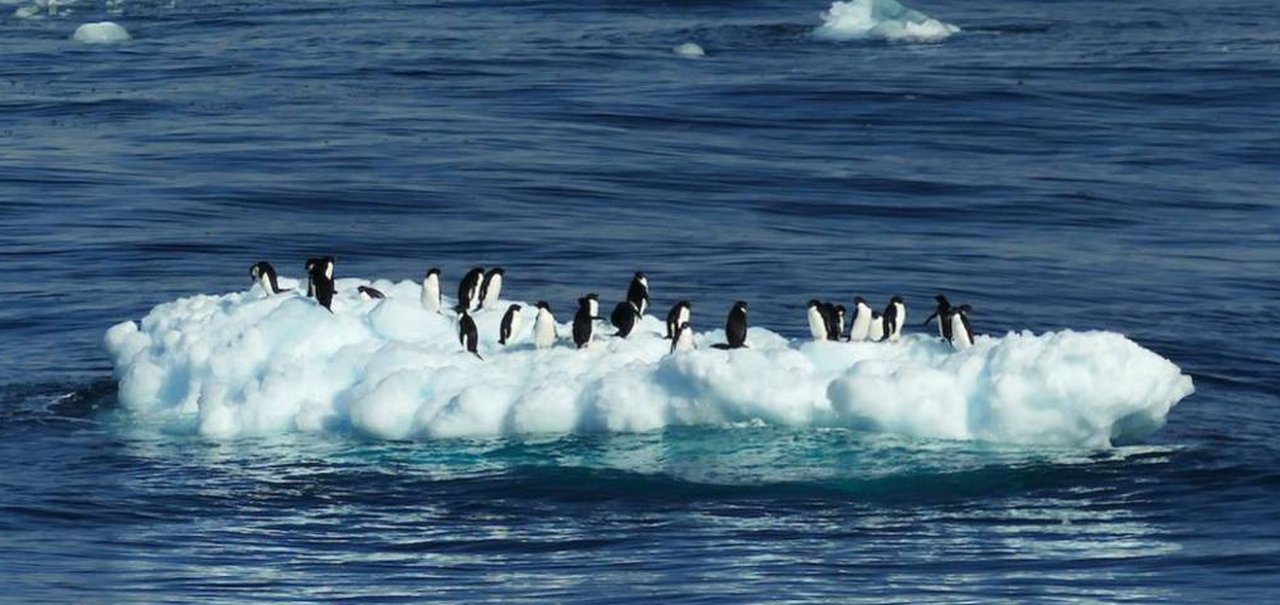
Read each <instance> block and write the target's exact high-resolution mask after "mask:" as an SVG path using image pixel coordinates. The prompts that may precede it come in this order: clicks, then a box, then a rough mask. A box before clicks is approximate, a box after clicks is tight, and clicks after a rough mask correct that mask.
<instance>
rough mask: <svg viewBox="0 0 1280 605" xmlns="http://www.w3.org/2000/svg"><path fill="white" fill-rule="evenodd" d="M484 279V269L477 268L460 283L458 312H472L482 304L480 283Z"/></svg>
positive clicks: (468, 273)
mask: <svg viewBox="0 0 1280 605" xmlns="http://www.w3.org/2000/svg"><path fill="white" fill-rule="evenodd" d="M483 279H484V267H476V268H474V269H472V270H470V271H467V274H466V275H464V276H463V277H462V281H460V282H458V306H457V307H456V308H455V310H456V311H458V312H459V313H461V312H462V311H470V310H472V309H475V308H476V306H477V305H478V304H479V303H480V281H481V280H483Z"/></svg>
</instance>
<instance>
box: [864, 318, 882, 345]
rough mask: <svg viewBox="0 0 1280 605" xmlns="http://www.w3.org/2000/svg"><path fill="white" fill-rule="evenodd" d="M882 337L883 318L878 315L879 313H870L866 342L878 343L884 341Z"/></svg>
mask: <svg viewBox="0 0 1280 605" xmlns="http://www.w3.org/2000/svg"><path fill="white" fill-rule="evenodd" d="M884 337H885V329H884V317H883V316H881V315H880V312H879V311H872V312H871V321H869V322H868V326H867V340H869V341H871V342H880V341H881V340H884Z"/></svg>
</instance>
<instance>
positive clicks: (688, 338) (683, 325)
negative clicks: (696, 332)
mask: <svg viewBox="0 0 1280 605" xmlns="http://www.w3.org/2000/svg"><path fill="white" fill-rule="evenodd" d="M696 347H697V345H695V344H694V342H693V327H692V326H690V325H689V322H687V321H684V322H680V326H679V327H677V328H676V333H675V335H674V336H672V337H671V352H672V353H680V352H682V351H692V350H693V349H694V348H696Z"/></svg>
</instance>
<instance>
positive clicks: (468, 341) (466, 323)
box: [458, 309, 484, 361]
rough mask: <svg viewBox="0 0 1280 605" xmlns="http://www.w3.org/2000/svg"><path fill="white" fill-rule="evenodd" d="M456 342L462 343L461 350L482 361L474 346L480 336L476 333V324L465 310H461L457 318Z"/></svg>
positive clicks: (478, 341)
mask: <svg viewBox="0 0 1280 605" xmlns="http://www.w3.org/2000/svg"><path fill="white" fill-rule="evenodd" d="M458 342H460V343H462V348H464V349H466V350H467V352H468V353H471V354H472V355H475V356H476V358H477V359H479V360H480V361H484V358H483V357H480V352H479V351H477V350H476V346H477V345H478V344H479V343H480V334H479V332H477V331H476V322H475V320H474V319H471V315H469V314H467V310H466V309H463V310H462V315H460V316H459V317H458Z"/></svg>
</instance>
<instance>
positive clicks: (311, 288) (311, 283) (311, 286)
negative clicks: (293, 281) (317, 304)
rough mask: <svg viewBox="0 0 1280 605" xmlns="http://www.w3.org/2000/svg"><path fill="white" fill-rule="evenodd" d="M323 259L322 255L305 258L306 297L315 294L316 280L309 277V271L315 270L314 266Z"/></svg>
mask: <svg viewBox="0 0 1280 605" xmlns="http://www.w3.org/2000/svg"><path fill="white" fill-rule="evenodd" d="M323 261H324V258H323V257H317V258H308V259H307V264H306V270H307V297H308V298H310V297H313V296H315V295H316V282H315V280H313V279H311V273H312V272H313V271H315V270H316V267H317V266H319V265H320V263H321V262H323Z"/></svg>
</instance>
